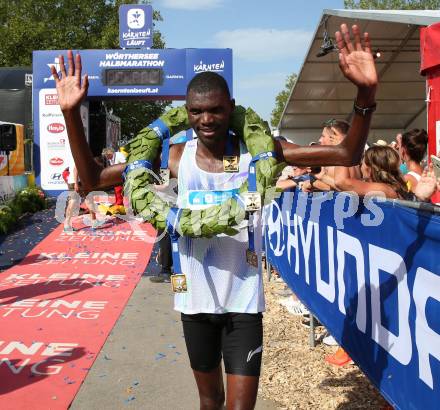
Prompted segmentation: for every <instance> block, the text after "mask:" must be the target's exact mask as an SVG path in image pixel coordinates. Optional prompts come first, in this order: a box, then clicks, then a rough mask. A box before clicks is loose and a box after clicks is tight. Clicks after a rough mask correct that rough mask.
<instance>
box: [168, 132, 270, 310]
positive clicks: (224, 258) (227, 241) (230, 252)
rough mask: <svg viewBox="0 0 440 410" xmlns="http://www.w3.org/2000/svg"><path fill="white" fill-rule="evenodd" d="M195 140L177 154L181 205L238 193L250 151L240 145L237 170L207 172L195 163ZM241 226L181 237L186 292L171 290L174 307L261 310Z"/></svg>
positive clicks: (198, 205) (256, 271)
mask: <svg viewBox="0 0 440 410" xmlns="http://www.w3.org/2000/svg"><path fill="white" fill-rule="evenodd" d="M197 143H198V140H197V139H195V140H192V141H188V142H187V143H186V145H185V149H184V151H183V153H182V157H181V159H180V164H179V171H178V189H179V192H178V199H177V206H178V207H180V208H190V209H203V208H207V207H209V206H212V205H218V204H219V203H222V202H224V201H225V200H227V199H228V198H230V197H231V195H233V194H234V192H238V188H239V187H240V186H241V184H242V183H243V182H244V181H245V180H246V179H247V177H248V169H249V163H250V160H251V155H250V154H249V153H248V152H247V150H246V147H245V146H244V145H243V144H242V145H241V147H240V165H239V172H237V173H224V172H221V173H211V172H206V171H204V170H202V169H200V168H199V167H198V166H197V163H196V151H197ZM255 219H258V218H255ZM240 227H241V229H240V231H239V233H238V234H236V235H235V236H228V235H224V234H221V235H217V236H215V237H213V238H189V237H181V238H179V255H180V264H181V268H182V272H183V273H184V274H185V275H186V278H187V286H188V291H187V292H186V293H176V294H175V297H174V309H175V310H178V311H180V312H183V313H186V314H196V313H227V312H235V313H257V312H262V311H264V293H263V282H262V275H261V260H260V262H259V267H258V268H254V267H252V266H250V265H249V264H248V263H247V262H246V249H247V248H248V246H249V244H248V232H247V225H246V221H244V224H242V225H241V226H240ZM255 232H261V228H259V229H257V228H255ZM255 249H256V251H257V254H258V255H261V235H257V234H255ZM259 259H261V258H259Z"/></svg>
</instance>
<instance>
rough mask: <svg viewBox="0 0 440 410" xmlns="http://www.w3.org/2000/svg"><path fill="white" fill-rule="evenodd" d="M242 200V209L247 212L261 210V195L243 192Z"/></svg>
mask: <svg viewBox="0 0 440 410" xmlns="http://www.w3.org/2000/svg"><path fill="white" fill-rule="evenodd" d="M241 195H242V196H243V199H244V209H245V210H246V211H248V212H253V211H259V210H260V209H261V195H260V193H259V192H245V193H243V194H241Z"/></svg>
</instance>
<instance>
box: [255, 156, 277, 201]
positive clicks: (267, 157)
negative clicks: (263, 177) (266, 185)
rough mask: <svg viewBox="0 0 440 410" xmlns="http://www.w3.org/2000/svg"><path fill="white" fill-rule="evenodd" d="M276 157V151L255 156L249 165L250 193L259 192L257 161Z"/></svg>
mask: <svg viewBox="0 0 440 410" xmlns="http://www.w3.org/2000/svg"><path fill="white" fill-rule="evenodd" d="M273 157H275V152H274V151H267V152H262V153H260V154H258V155H255V157H253V158H252V159H251V162H250V164H249V189H248V190H249V192H257V161H259V160H260V159H269V158H273Z"/></svg>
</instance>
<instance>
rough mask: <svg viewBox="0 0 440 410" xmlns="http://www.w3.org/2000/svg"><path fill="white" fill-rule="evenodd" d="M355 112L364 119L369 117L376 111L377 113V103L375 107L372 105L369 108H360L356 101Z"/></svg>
mask: <svg viewBox="0 0 440 410" xmlns="http://www.w3.org/2000/svg"><path fill="white" fill-rule="evenodd" d="M353 111H354V112H355V113H356V114H359V115H361V116H362V117H365V116H367V115H368V114H370V113H373V112H374V111H376V103H375V104H373V105H370V106H369V107H359V106H358V105H356V101H355V102H354V104H353Z"/></svg>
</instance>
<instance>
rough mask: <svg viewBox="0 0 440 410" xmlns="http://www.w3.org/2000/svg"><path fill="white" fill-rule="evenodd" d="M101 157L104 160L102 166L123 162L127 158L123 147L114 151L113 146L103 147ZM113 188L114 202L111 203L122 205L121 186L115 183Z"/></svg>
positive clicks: (122, 189)
mask: <svg viewBox="0 0 440 410" xmlns="http://www.w3.org/2000/svg"><path fill="white" fill-rule="evenodd" d="M102 158H103V160H104V167H106V166H111V165H116V164H124V163H125V162H127V158H126V155H124V150H123V149H121V150H119V151H116V152H115V150H114V149H113V148H104V149H103V150H102ZM114 189H115V203H114V204H113V205H124V196H123V191H124V188H123V186H122V185H116V186H115V188H114Z"/></svg>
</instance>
